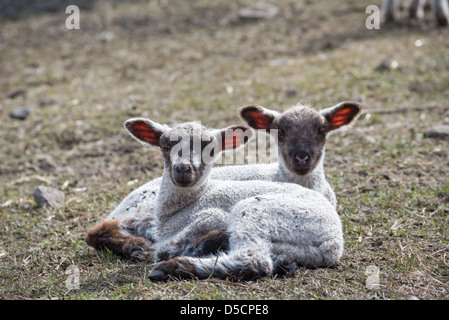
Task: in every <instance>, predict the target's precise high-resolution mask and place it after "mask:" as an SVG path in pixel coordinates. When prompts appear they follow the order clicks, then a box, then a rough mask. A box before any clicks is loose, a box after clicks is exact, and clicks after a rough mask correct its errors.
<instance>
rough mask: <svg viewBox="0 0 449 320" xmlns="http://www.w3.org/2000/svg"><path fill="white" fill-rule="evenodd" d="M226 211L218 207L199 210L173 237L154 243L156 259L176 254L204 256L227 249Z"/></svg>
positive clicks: (162, 259)
mask: <svg viewBox="0 0 449 320" xmlns="http://www.w3.org/2000/svg"><path fill="white" fill-rule="evenodd" d="M225 217H226V213H225V212H224V211H222V210H220V209H214V210H212V211H211V210H210V209H208V210H207V211H203V212H199V213H198V214H197V218H196V219H194V221H193V222H192V223H190V224H189V225H187V226H185V227H184V228H183V229H182V230H181V231H180V232H178V233H177V234H176V235H175V236H174V237H172V238H169V239H165V240H164V241H160V242H158V243H157V244H156V253H155V257H156V261H165V260H169V259H171V258H173V257H177V256H205V255H209V254H215V253H217V252H218V251H220V250H227V248H228V246H229V238H228V236H227V234H226V232H225V231H224V229H225Z"/></svg>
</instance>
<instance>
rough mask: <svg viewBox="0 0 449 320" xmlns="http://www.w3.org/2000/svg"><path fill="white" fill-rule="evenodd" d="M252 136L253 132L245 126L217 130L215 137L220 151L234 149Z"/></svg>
mask: <svg viewBox="0 0 449 320" xmlns="http://www.w3.org/2000/svg"><path fill="white" fill-rule="evenodd" d="M253 136H254V130H253V129H251V128H248V127H245V126H230V127H227V128H224V129H221V130H218V131H217V132H216V134H215V137H216V138H217V140H218V141H219V142H221V150H223V151H225V150H231V149H236V148H238V147H240V146H242V145H244V144H245V143H247V142H248V141H249V140H250V139H251V138H253Z"/></svg>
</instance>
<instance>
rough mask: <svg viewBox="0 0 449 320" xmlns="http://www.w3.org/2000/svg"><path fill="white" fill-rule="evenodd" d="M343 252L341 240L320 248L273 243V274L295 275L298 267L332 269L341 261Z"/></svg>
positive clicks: (332, 241) (323, 244)
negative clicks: (331, 267)
mask: <svg viewBox="0 0 449 320" xmlns="http://www.w3.org/2000/svg"><path fill="white" fill-rule="evenodd" d="M342 251H343V248H342V243H341V241H340V240H339V239H330V240H327V241H324V242H323V243H322V244H321V245H319V246H307V245H298V244H296V245H294V244H288V243H280V242H278V243H273V248H272V255H273V273H274V274H280V275H287V274H293V273H294V272H295V271H296V269H297V268H298V266H303V267H307V268H318V267H330V266H332V265H333V264H335V263H336V262H337V261H338V260H339V258H340V257H341V254H342Z"/></svg>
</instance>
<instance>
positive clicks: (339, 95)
mask: <svg viewBox="0 0 449 320" xmlns="http://www.w3.org/2000/svg"><path fill="white" fill-rule="evenodd" d="M272 2H273V3H276V4H278V5H279V7H280V8H281V12H280V15H279V16H278V17H276V18H275V19H273V20H269V21H259V22H254V23H243V22H238V21H235V20H233V19H232V17H231V16H230V15H229V13H232V12H235V10H236V8H239V7H243V6H245V5H248V4H250V3H251V1H246V0H245V1H243V0H242V1H238V2H236V3H234V4H232V3H229V2H228V1H224V0H223V1H221V0H220V1H215V2H213V4H211V3H210V2H208V1H204V0H196V1H181V0H179V1H175V0H173V1H169V5H168V6H165V7H160V6H158V5H157V4H156V2H151V3H150V4H148V2H146V1H136V2H133V3H132V4H119V3H118V2H117V3H116V2H106V1H104V2H102V1H99V2H98V6H97V8H96V9H94V10H84V11H83V10H82V12H81V30H67V29H66V28H65V18H66V17H67V15H66V14H65V13H63V11H61V12H62V13H54V14H44V13H39V14H28V15H27V14H25V16H24V17H22V18H20V19H18V20H12V21H9V20H2V21H1V22H0V74H1V75H2V77H1V78H0V92H1V94H0V104H1V105H2V107H3V108H2V110H0V117H1V119H2V125H1V127H0V173H1V176H0V179H1V180H0V181H1V190H0V191H1V193H0V205H1V207H0V288H1V291H0V298H4V299H62V298H64V299H405V298H407V297H409V296H416V297H419V298H421V299H447V297H448V292H449V281H448V280H449V262H448V256H449V247H448V243H449V237H448V235H449V230H448V228H449V218H448V217H449V205H448V203H449V181H448V178H447V177H448V165H449V156H448V141H447V140H429V139H425V138H424V137H423V132H424V131H425V130H427V129H428V128H429V127H431V126H432V125H434V124H440V123H445V122H446V123H447V122H449V104H448V101H449V73H448V72H447V70H448V68H449V44H448V42H447V38H448V35H449V29H438V28H436V27H435V25H434V23H433V21H432V20H431V19H430V17H428V19H427V20H426V21H425V22H423V23H417V22H412V23H405V22H404V23H402V22H400V23H397V24H394V25H391V26H389V27H388V28H387V27H386V26H382V28H381V29H380V30H367V29H366V28H365V19H366V17H367V15H366V14H365V8H366V6H367V5H368V4H372V3H370V2H371V1H359V0H357V1H356V0H346V1H339V2H337V1H332V2H329V1H289V0H279V1H272ZM418 39H421V40H422V41H423V43H424V45H422V46H420V47H417V46H415V41H416V40H418ZM386 58H390V59H395V60H397V61H398V62H399V66H400V67H399V69H397V70H393V71H385V72H377V71H375V68H376V66H377V65H378V64H379V63H380V62H381V61H382V60H384V59H386ZM19 88H20V89H23V90H24V93H23V94H20V95H19V96H17V97H16V98H14V99H10V98H8V94H9V93H10V92H12V91H13V90H16V89H19ZM287 90H294V93H293V94H288V95H287V94H286V92H287ZM291 92H293V91H290V93H291ZM357 98H358V99H361V100H363V101H364V103H365V104H366V106H367V107H368V108H369V111H368V114H364V115H363V116H362V117H361V118H360V119H359V121H358V123H357V124H356V126H355V127H354V128H352V129H351V130H350V131H347V132H345V133H342V134H340V135H338V136H337V135H335V136H333V137H332V138H331V139H330V140H329V142H328V146H327V153H326V156H327V158H326V163H325V166H326V170H327V176H328V178H329V180H330V182H331V184H332V185H333V187H334V189H335V191H336V193H337V195H338V200H339V206H338V210H339V212H340V214H341V218H342V221H343V224H344V234H345V239H346V245H345V254H344V256H343V258H342V260H341V261H340V263H338V264H337V265H336V266H334V267H332V268H329V269H317V270H307V269H301V270H299V271H297V272H296V273H295V275H294V276H293V277H288V278H280V279H262V280H259V281H254V282H245V283H231V282H227V281H217V280H212V279H211V280H209V281H169V282H167V283H152V282H151V281H149V280H148V279H147V278H146V277H145V275H146V274H148V273H149V272H150V271H151V268H152V266H151V264H148V263H143V262H135V261H130V260H125V259H122V258H120V257H117V256H115V255H113V254H111V253H109V252H96V251H95V250H93V249H92V248H90V247H88V246H87V245H86V243H85V241H84V239H85V235H86V232H87V230H88V229H89V228H91V227H92V226H93V225H95V224H96V223H97V222H98V221H100V219H101V218H102V217H104V216H106V215H107V214H108V212H110V211H111V210H112V209H113V207H114V206H115V205H116V204H118V203H119V202H120V201H121V199H123V197H124V196H125V195H126V194H128V193H129V192H130V191H132V190H133V189H134V188H136V187H137V186H138V185H141V184H142V183H144V182H145V181H147V180H149V179H152V178H154V177H157V176H159V175H160V174H161V169H162V167H161V158H160V156H159V154H158V153H157V151H156V150H145V149H143V148H142V147H141V146H140V145H138V144H137V143H135V142H133V141H132V140H131V139H130V138H129V137H128V136H127V134H126V133H125V132H124V130H123V129H122V123H123V121H124V120H126V119H128V118H129V117H133V116H147V117H151V118H153V119H155V120H157V121H160V122H168V123H173V122H180V121H184V120H198V121H202V122H203V123H204V124H206V125H208V126H211V127H220V126H227V125H229V124H231V123H240V120H239V119H238V115H237V112H236V110H237V108H238V107H240V106H242V105H245V104H251V103H257V104H261V105H264V106H267V107H271V108H274V109H284V108H286V107H288V106H290V105H292V104H295V103H296V102H297V101H298V100H302V101H306V102H308V103H310V104H311V105H313V106H315V107H316V108H324V107H327V106H331V105H333V104H335V103H337V102H339V101H342V100H349V99H357ZM19 107H29V108H30V109H31V115H30V116H29V117H28V119H26V120H25V121H19V120H12V119H10V118H9V117H8V114H9V112H10V111H11V110H13V109H16V108H19ZM417 107H420V108H417ZM421 107H424V109H423V108H421ZM426 108H428V109H426ZM399 109H405V110H408V111H404V112H396V110H399ZM384 111H391V112H392V113H385V112H384ZM41 154H44V155H49V156H51V157H52V158H53V160H54V162H55V164H56V168H55V169H54V170H53V171H49V172H48V171H44V170H42V169H41V168H40V167H39V159H40V158H39V155H41ZM130 182H131V183H130ZM40 184H47V185H50V186H53V187H56V188H62V187H63V186H64V187H65V188H64V189H63V190H64V193H65V195H66V201H65V206H64V208H63V209H60V210H52V209H40V208H37V207H36V205H35V203H34V200H33V197H32V193H33V191H34V188H35V187H36V186H37V185H40ZM69 265H76V266H77V267H78V268H79V271H80V289H79V290H72V291H69V290H67V289H66V285H65V283H66V280H67V278H68V277H69V275H68V274H66V273H65V270H66V269H67V267H68V266H69ZM369 266H375V267H377V268H379V271H380V274H379V275H380V285H379V287H377V288H369V286H367V285H366V280H367V278H368V277H369V274H368V272H367V268H368V269H369Z"/></svg>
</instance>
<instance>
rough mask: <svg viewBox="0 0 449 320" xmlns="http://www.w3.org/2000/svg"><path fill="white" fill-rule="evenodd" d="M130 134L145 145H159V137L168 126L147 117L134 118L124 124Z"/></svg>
mask: <svg viewBox="0 0 449 320" xmlns="http://www.w3.org/2000/svg"><path fill="white" fill-rule="evenodd" d="M123 125H124V126H125V128H126V130H128V132H129V134H130V135H131V136H132V137H133V138H134V139H136V140H137V141H139V142H140V143H142V144H144V145H153V146H159V138H160V137H161V135H163V134H164V133H165V132H166V131H167V129H168V127H167V126H164V125H161V124H159V123H156V122H153V121H151V120H150V119H145V118H133V119H129V120H126V121H125V123H124V124H123Z"/></svg>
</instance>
